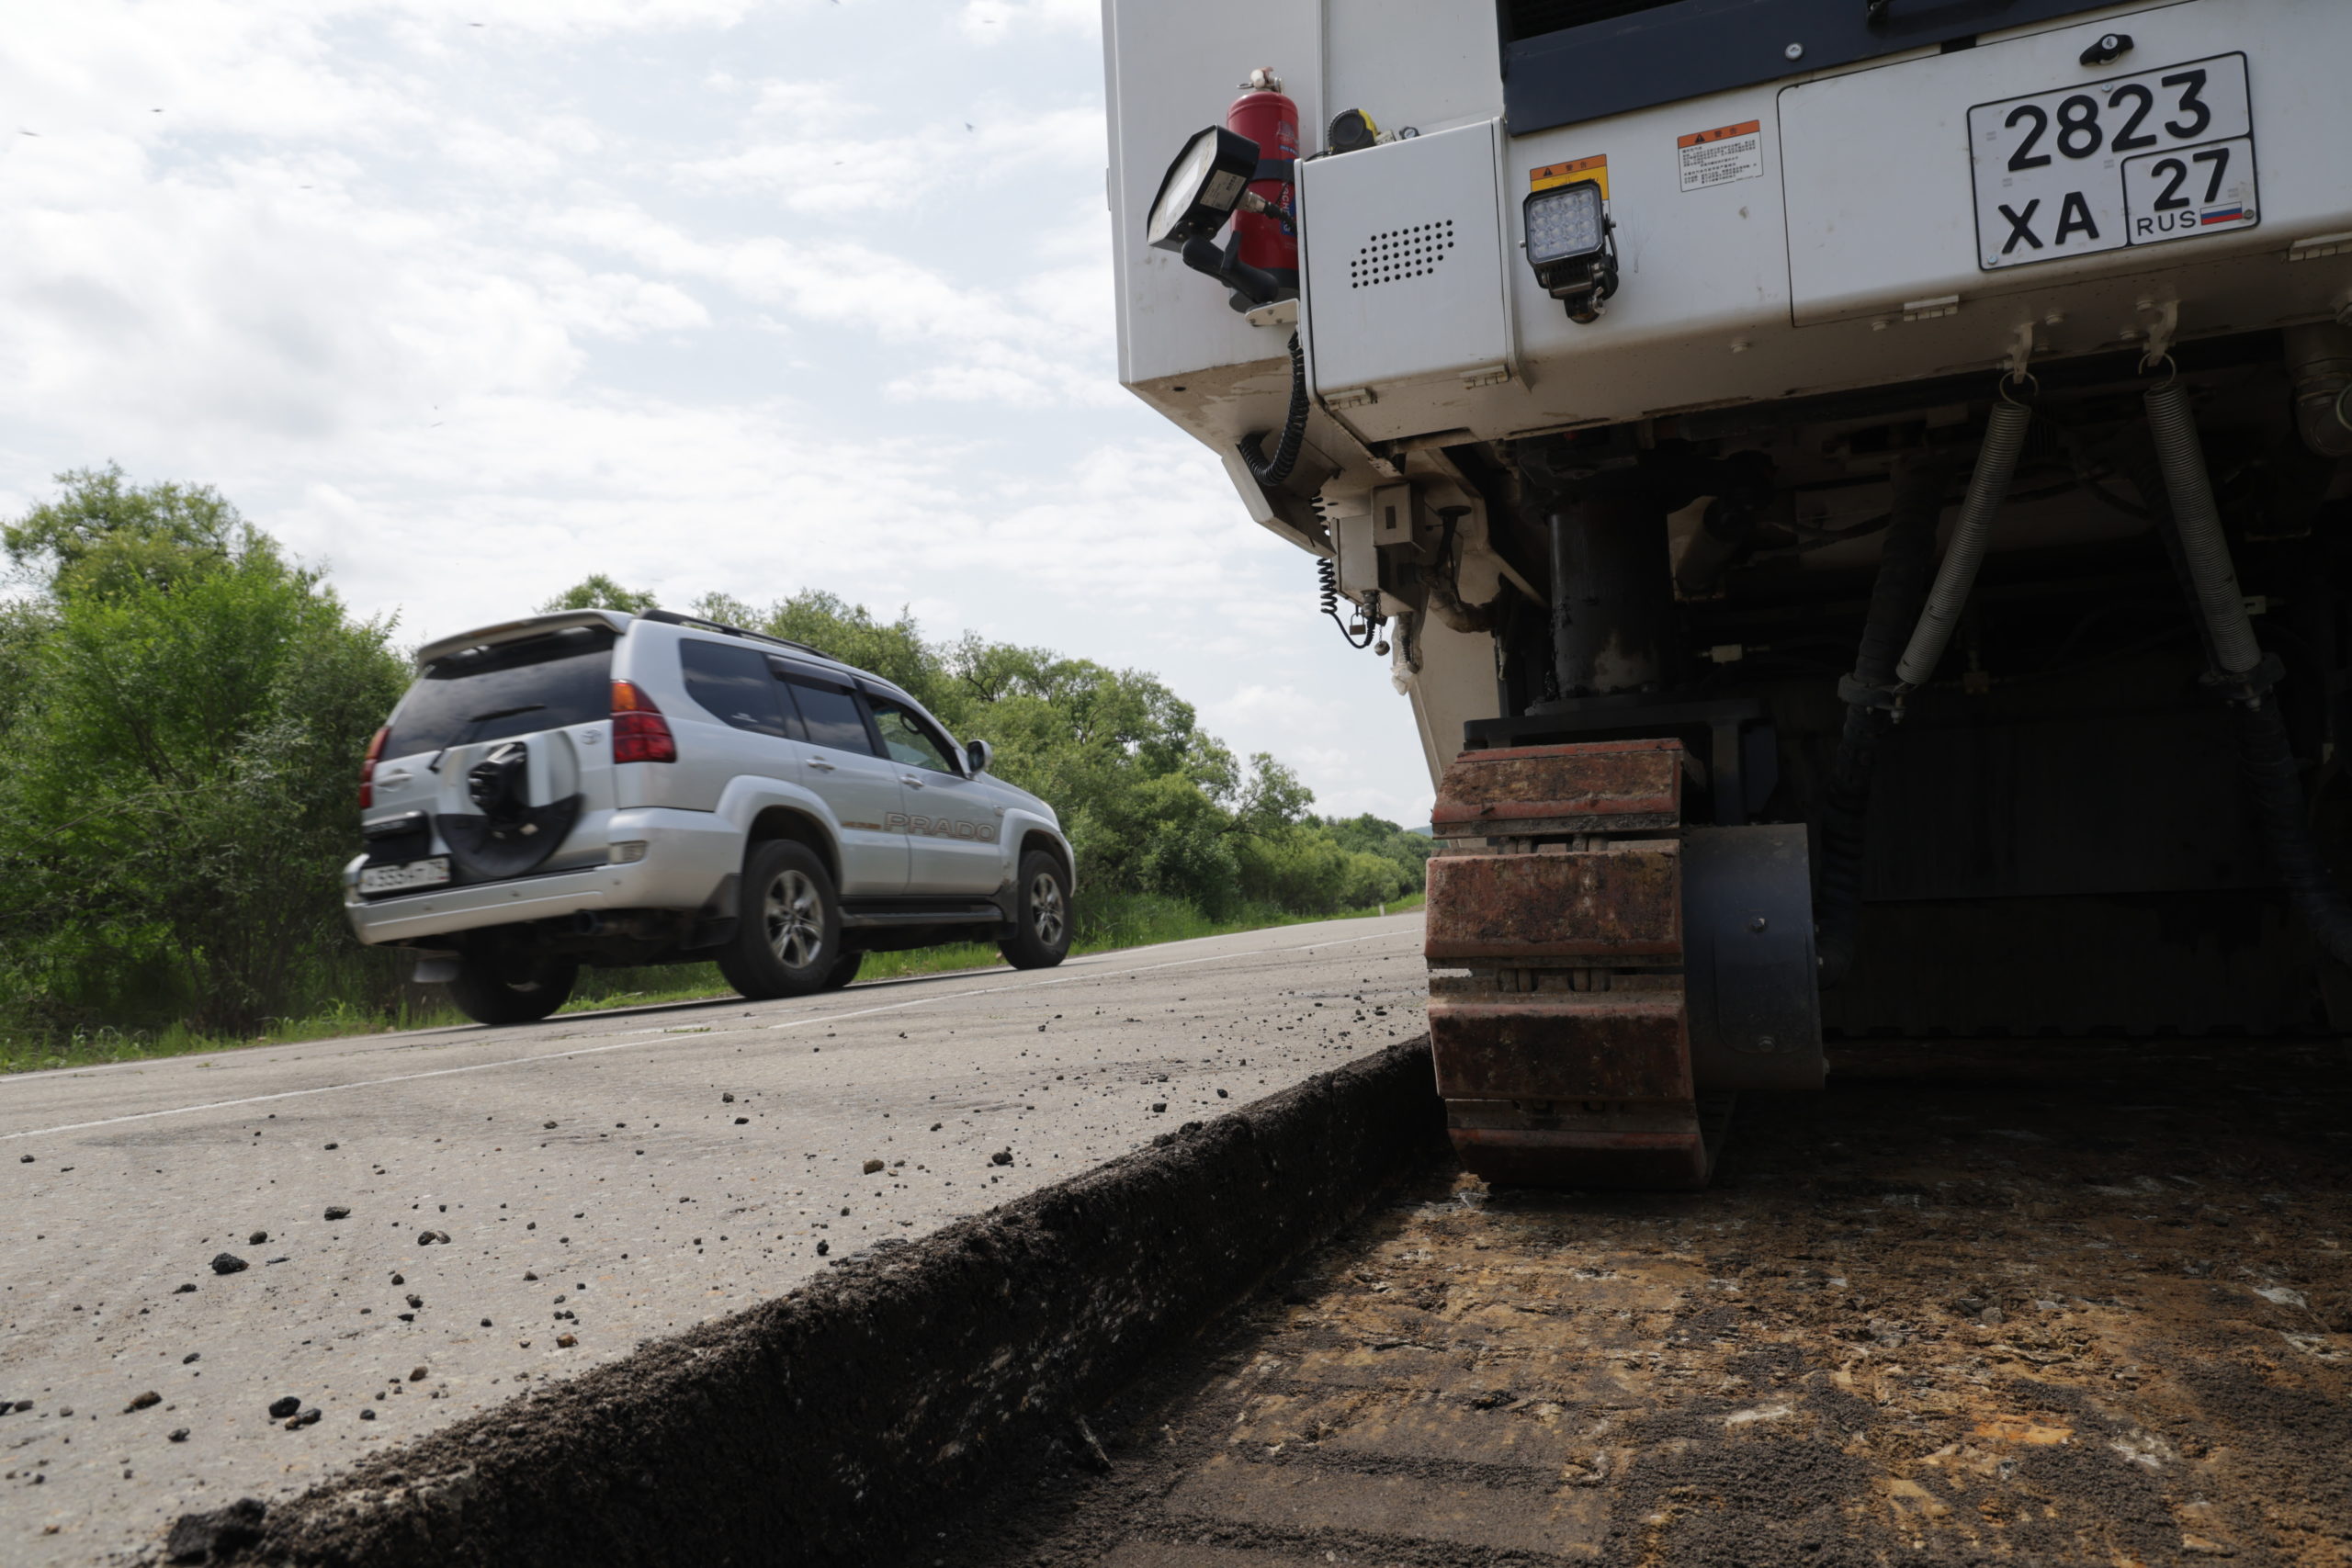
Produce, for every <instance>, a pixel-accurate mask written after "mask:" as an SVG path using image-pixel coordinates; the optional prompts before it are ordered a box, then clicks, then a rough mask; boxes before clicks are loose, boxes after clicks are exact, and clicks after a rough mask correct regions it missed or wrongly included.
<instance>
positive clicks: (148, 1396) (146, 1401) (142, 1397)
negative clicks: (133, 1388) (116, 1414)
mask: <svg viewBox="0 0 2352 1568" xmlns="http://www.w3.org/2000/svg"><path fill="white" fill-rule="evenodd" d="M163 1403H164V1396H163V1395H162V1394H160V1393H156V1392H155V1391H154V1390H153V1389H152V1388H151V1389H149V1390H148V1391H147V1392H146V1393H141V1394H134V1395H132V1396H131V1400H130V1404H126V1405H124V1406H123V1407H122V1413H123V1414H124V1415H125V1416H128V1415H130V1413H131V1412H132V1411H134V1410H152V1409H153V1408H154V1407H155V1406H156V1405H158V1404H163Z"/></svg>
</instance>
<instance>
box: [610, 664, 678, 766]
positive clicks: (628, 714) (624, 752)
mask: <svg viewBox="0 0 2352 1568" xmlns="http://www.w3.org/2000/svg"><path fill="white" fill-rule="evenodd" d="M677 760H678V741H677V738H676V737H675V736H673V735H672V734H671V733H670V721H669V720H668V719H666V718H663V717H662V710H661V709H660V708H657V707H655V706H654V705H653V699H652V698H651V697H649V696H647V695H646V694H644V693H643V692H640V691H639V690H638V688H637V682H634V681H616V682H613V761H616V762H674V761H677Z"/></svg>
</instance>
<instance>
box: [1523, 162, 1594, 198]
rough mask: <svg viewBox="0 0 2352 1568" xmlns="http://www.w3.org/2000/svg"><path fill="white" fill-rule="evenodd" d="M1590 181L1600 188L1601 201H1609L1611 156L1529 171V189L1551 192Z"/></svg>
mask: <svg viewBox="0 0 2352 1568" xmlns="http://www.w3.org/2000/svg"><path fill="white" fill-rule="evenodd" d="M1579 180H1589V181H1591V182H1592V183H1593V184H1594V185H1597V186H1600V199H1601V200H1603V201H1607V200H1608V199H1609V154H1608V153H1606V152H1600V153H1596V154H1595V155H1594V156H1592V157H1589V158H1578V159H1577V161H1576V162H1575V163H1573V164H1544V166H1543V167H1542V168H1540V169H1530V170H1528V171H1527V186H1528V189H1530V190H1532V191H1533V190H1550V189H1552V188H1553V187H1554V186H1566V185H1574V184H1576V183H1577V181H1579Z"/></svg>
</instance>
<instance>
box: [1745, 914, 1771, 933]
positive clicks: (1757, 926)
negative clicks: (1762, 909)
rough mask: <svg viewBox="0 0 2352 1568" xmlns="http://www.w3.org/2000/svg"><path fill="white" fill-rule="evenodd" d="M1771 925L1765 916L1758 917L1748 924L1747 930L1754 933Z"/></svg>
mask: <svg viewBox="0 0 2352 1568" xmlns="http://www.w3.org/2000/svg"><path fill="white" fill-rule="evenodd" d="M1769 924H1770V921H1768V920H1766V919H1764V917H1763V916H1761V915H1758V916H1757V917H1756V918H1755V919H1751V920H1749V921H1748V922H1747V929H1748V930H1749V931H1762V930H1763V929H1764V928H1765V927H1766V926H1767V925H1769Z"/></svg>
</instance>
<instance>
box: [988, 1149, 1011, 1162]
mask: <svg viewBox="0 0 2352 1568" xmlns="http://www.w3.org/2000/svg"><path fill="white" fill-rule="evenodd" d="M989 1164H990V1165H1011V1164H1012V1150H1011V1149H999V1150H997V1152H996V1153H994V1154H992V1155H990V1156H989Z"/></svg>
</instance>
